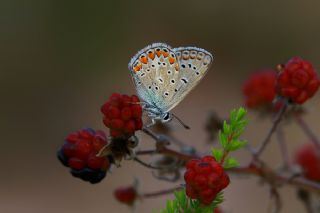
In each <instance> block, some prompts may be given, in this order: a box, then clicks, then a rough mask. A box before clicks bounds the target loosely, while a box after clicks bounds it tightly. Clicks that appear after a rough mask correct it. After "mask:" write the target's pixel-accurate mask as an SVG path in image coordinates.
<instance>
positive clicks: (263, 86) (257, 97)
mask: <svg viewBox="0 0 320 213" xmlns="http://www.w3.org/2000/svg"><path fill="white" fill-rule="evenodd" d="M276 76H277V75H276V72H275V71H274V70H271V69H266V70H262V71H258V72H256V73H253V74H252V75H251V76H250V77H249V79H248V80H247V81H246V82H245V83H244V85H243V89H242V91H243V94H244V96H245V103H246V105H247V107H249V108H257V107H261V106H264V105H267V106H268V105H271V103H272V101H273V99H274V98H275V96H276Z"/></svg>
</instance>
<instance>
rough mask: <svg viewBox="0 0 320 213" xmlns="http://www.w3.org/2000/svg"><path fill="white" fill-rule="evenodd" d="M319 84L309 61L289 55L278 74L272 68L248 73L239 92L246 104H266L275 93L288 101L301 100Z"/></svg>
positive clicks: (313, 92) (248, 105) (317, 87)
mask: <svg viewBox="0 0 320 213" xmlns="http://www.w3.org/2000/svg"><path fill="white" fill-rule="evenodd" d="M319 86H320V79H319V77H318V76H317V73H316V71H315V69H314V68H313V66H312V64H311V63H310V62H308V61H306V60H303V59H301V58H299V57H293V58H292V59H290V60H289V61H288V62H287V63H286V64H285V65H283V67H281V68H280V73H279V75H277V74H276V72H275V71H274V70H263V71H261V72H257V73H254V74H252V75H251V76H250V77H249V79H248V80H247V81H246V82H245V83H244V86H243V94H244V96H245V103H246V105H247V107H249V108H257V107H260V106H270V105H271V103H272V101H273V99H274V98H275V97H276V95H280V96H282V97H285V98H287V99H288V100H289V101H290V102H291V103H296V104H303V103H304V102H306V101H307V100H308V99H310V98H311V97H312V96H313V95H314V94H315V93H316V91H317V90H318V89H319ZM274 107H276V108H277V106H274ZM274 107H273V109H274ZM275 110H276V109H275Z"/></svg>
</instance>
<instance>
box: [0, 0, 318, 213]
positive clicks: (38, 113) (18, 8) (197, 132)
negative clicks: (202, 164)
mask: <svg viewBox="0 0 320 213" xmlns="http://www.w3.org/2000/svg"><path fill="white" fill-rule="evenodd" d="M319 8H320V2H319V1H293V0H287V1H284V0H283V1H262V0H256V1H217V0H203V1H166V0H163V1H104V2H99V1H86V3H84V1H78V2H76V3H73V2H71V1H54V0H52V1H40V0H39V1H17V0H15V1H1V3H0V17H1V19H0V23H1V26H0V87H1V90H0V97H1V102H0V129H1V140H0V144H1V148H0V150H1V151H0V166H1V167H0V168H1V170H0V171H1V172H0V189H1V190H0V212H4V213H19V212H25V213H42V212H48V213H56V212H60V213H62V212H66V213H69V212H77V213H82V212H83V213H85V212H93V213H104V212H111V213H112V212H124V213H125V212H130V210H129V208H127V207H126V206H123V205H120V204H119V203H117V202H116V201H115V200H114V199H113V195H112V192H113V189H114V188H116V187H117V186H121V185H127V184H130V183H131V182H132V180H133V177H139V179H140V180H141V182H142V184H141V191H145V192H149V191H152V190H155V189H159V188H169V187H170V184H168V183H165V182H160V181H157V180H154V179H153V178H152V176H151V173H150V171H149V170H147V169H145V168H143V167H141V166H140V165H136V164H134V163H132V162H124V163H123V166H122V168H120V169H115V170H114V171H113V173H112V174H109V175H108V177H107V178H106V179H105V180H104V181H103V182H102V183H100V184H98V185H89V184H88V183H85V182H82V181H80V180H78V179H75V178H72V177H71V175H70V174H69V173H68V171H67V169H66V168H64V167H63V166H62V165H61V164H60V163H59V162H58V160H57V159H56V157H55V154H56V150H57V149H58V147H59V146H60V145H61V144H62V142H63V139H64V136H65V135H66V134H68V133H69V132H72V131H75V130H77V129H79V128H81V127H85V126H90V127H93V128H102V129H105V128H104V126H103V124H102V122H101V119H102V117H101V114H100V112H99V108H100V106H101V105H102V104H103V103H104V101H105V100H106V99H107V98H108V96H109V95H110V94H111V93H112V92H115V91H117V92H122V93H128V94H134V93H135V90H134V87H133V85H132V84H131V79H130V74H129V71H128V70H127V63H128V62H129V60H130V57H131V56H133V55H134V54H135V52H136V51H138V50H139V49H140V48H142V47H144V46H146V45H148V44H150V43H152V42H157V41H162V42H167V43H168V44H170V45H172V46H186V45H194V46H199V47H202V48H205V49H207V50H209V51H211V52H213V54H214V55H215V62H214V65H213V68H212V70H211V71H210V72H209V74H208V75H207V76H206V78H205V80H204V81H202V83H201V84H200V85H199V86H198V87H197V88H196V89H195V90H194V91H193V92H192V93H191V94H190V95H189V96H188V97H187V98H186V99H185V100H184V101H183V102H182V103H181V104H180V105H179V106H178V107H177V108H176V109H175V110H174V111H175V112H176V114H178V115H179V116H180V117H181V118H182V119H183V120H184V121H185V122H186V123H188V124H189V125H191V127H192V130H191V131H186V130H184V129H182V128H181V127H180V126H177V130H176V135H177V136H178V137H180V138H181V139H182V140H185V141H186V142H187V143H189V144H191V145H194V146H196V147H197V148H199V149H200V150H208V149H209V147H208V146H206V145H205V140H206V135H205V131H204V128H203V126H204V122H205V119H206V116H207V113H208V112H209V111H210V110H215V111H216V112H218V113H219V114H220V115H221V116H222V117H225V116H227V114H228V112H229V111H230V110H231V109H233V108H235V107H238V106H240V105H241V104H242V96H241V85H242V83H243V81H244V80H245V79H246V77H247V76H248V74H249V73H250V72H252V71H253V70H255V69H258V68H265V67H273V66H275V65H276V64H278V63H282V62H285V61H286V60H288V59H289V58H290V57H292V56H295V55H299V56H301V57H303V58H305V59H308V60H310V61H312V62H313V63H314V65H315V67H317V68H318V70H320V62H319V52H320V46H319V38H320V27H319V26H320V14H319ZM319 100H320V97H319V94H318V95H317V97H316V98H314V99H313V100H312V101H310V102H308V103H307V108H308V110H309V111H310V113H309V114H308V115H307V116H306V119H307V120H308V122H309V123H310V124H311V125H312V127H313V128H314V130H315V131H317V132H318V133H319V132H320V126H319V125H318V124H319V117H320V116H319V115H320V114H319V108H320V104H319V102H320V101H319ZM250 120H251V123H250V125H249V127H248V130H247V132H246V134H245V138H246V139H248V140H249V141H250V143H252V144H253V145H254V144H257V143H259V142H260V141H261V140H262V137H264V135H265V134H266V132H267V130H268V128H269V126H270V121H269V120H264V121H260V120H259V119H258V118H257V116H256V114H255V113H250ZM173 125H175V124H173ZM285 131H286V133H287V142H288V144H289V145H290V150H291V151H293V150H295V149H296V147H297V146H298V145H299V144H302V143H304V142H305V141H306V137H305V136H304V135H303V134H302V132H301V131H300V130H299V129H298V128H297V126H296V125H294V124H288V125H287V126H286V128H285ZM318 135H319V134H318ZM148 141H149V138H142V143H143V144H148ZM143 146H147V145H143ZM236 155H237V156H238V157H239V158H240V159H241V162H243V163H245V162H247V160H248V159H249V156H248V154H247V153H246V152H245V151H240V152H239V153H237V154H236ZM265 157H266V158H270V159H269V162H270V163H271V165H273V166H275V167H277V166H280V165H279V162H280V156H279V152H278V149H277V146H276V145H275V143H274V144H273V145H271V146H270V147H268V151H267V152H266V154H265ZM225 194H226V201H225V202H224V204H223V208H224V209H225V210H226V211H227V212H235V213H248V212H250V213H251V212H252V213H256V212H267V207H268V205H269V204H270V202H269V194H268V188H267V187H260V186H258V185H257V180H256V179H254V178H233V179H232V184H231V185H230V187H229V188H228V189H227V190H226V192H225ZM281 195H282V196H283V198H284V210H283V212H304V209H303V207H302V205H301V204H300V203H298V202H295V201H296V197H295V194H294V190H293V189H292V188H284V189H283V190H281ZM168 197H170V196H168ZM168 197H163V198H159V199H151V200H146V201H143V202H142V203H141V204H140V205H138V207H137V212H141V213H144V212H151V211H152V210H153V209H155V210H159V209H160V208H163V207H164V206H165V200H166V199H167V198H168Z"/></svg>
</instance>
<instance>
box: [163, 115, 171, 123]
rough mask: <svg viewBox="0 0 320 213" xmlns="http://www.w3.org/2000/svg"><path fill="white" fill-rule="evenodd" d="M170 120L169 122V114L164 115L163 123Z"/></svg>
mask: <svg viewBox="0 0 320 213" xmlns="http://www.w3.org/2000/svg"><path fill="white" fill-rule="evenodd" d="M170 120H171V116H170V114H169V113H166V114H165V116H164V117H163V121H164V122H168V121H170Z"/></svg>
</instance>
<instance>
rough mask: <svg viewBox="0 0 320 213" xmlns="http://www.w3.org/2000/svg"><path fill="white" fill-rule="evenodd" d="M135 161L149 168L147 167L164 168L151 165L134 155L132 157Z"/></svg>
mask: <svg viewBox="0 0 320 213" xmlns="http://www.w3.org/2000/svg"><path fill="white" fill-rule="evenodd" d="M134 160H135V161H137V162H138V163H140V164H141V165H143V166H145V167H147V168H149V169H158V170H163V169H166V168H163V167H157V166H152V165H150V164H148V163H145V162H144V161H142V160H140V159H139V158H137V157H135V158H134Z"/></svg>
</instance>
